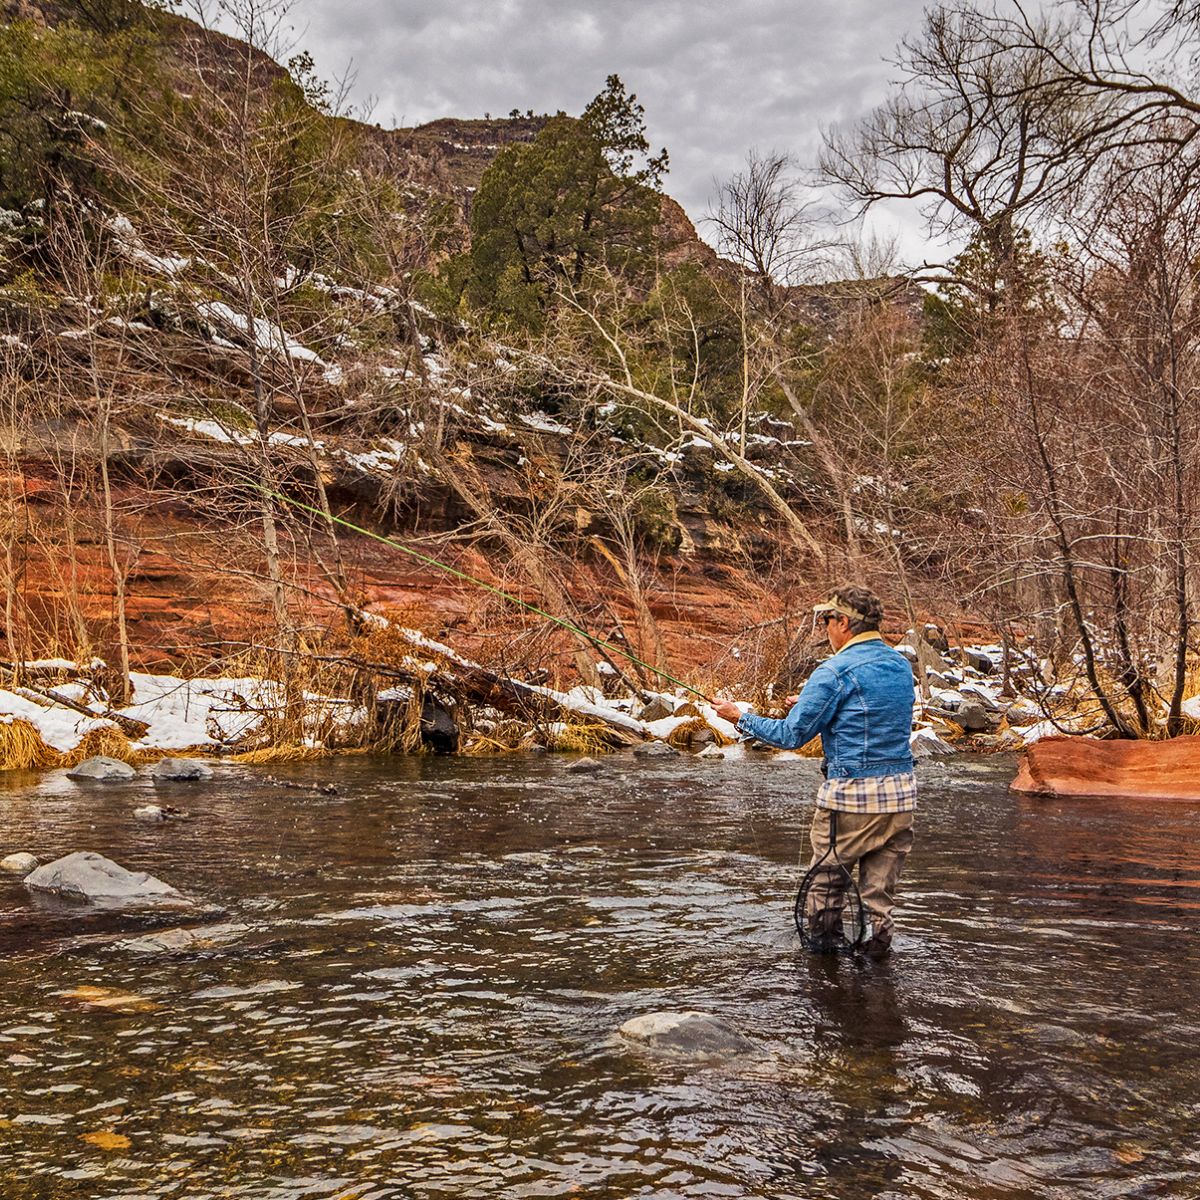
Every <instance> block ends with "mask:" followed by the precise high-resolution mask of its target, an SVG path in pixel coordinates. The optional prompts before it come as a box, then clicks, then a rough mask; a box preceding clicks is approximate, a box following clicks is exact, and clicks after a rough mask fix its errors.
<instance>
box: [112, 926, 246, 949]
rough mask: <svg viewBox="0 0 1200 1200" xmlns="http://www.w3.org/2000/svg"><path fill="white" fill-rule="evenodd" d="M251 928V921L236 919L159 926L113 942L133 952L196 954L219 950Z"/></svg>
mask: <svg viewBox="0 0 1200 1200" xmlns="http://www.w3.org/2000/svg"><path fill="white" fill-rule="evenodd" d="M250 932H251V929H250V926H249V925H239V924H236V923H234V922H226V923H224V924H220V925H201V926H199V927H198V928H196V929H186V928H180V929H159V930H156V931H155V932H154V933H147V934H143V935H142V936H141V937H133V938H123V939H121V940H120V941H118V942H114V943H113V948H114V949H116V950H126V951H128V952H129V953H131V954H196V953H203V952H205V951H212V950H218V949H220V948H221V947H223V946H227V945H229V944H230V943H231V942H236V941H239V940H240V939H242V938H243V937H245V936H246V934H248V933H250Z"/></svg>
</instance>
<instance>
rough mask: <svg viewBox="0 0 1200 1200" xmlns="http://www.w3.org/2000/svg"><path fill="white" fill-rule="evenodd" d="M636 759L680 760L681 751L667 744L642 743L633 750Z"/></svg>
mask: <svg viewBox="0 0 1200 1200" xmlns="http://www.w3.org/2000/svg"><path fill="white" fill-rule="evenodd" d="M633 756H634V758H678V757H679V751H678V750H676V749H675V747H674V746H668V745H667V743H666V742H642V743H641V744H640V745H637V746H634V748H633Z"/></svg>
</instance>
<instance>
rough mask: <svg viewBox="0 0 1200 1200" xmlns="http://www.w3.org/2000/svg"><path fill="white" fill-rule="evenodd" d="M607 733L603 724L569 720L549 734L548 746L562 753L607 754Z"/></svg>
mask: <svg viewBox="0 0 1200 1200" xmlns="http://www.w3.org/2000/svg"><path fill="white" fill-rule="evenodd" d="M607 734H608V729H607V727H606V726H604V725H597V724H588V723H585V722H578V723H576V722H571V723H570V724H569V725H567V726H566V727H565V728H564V729H561V730H558V731H556V732H555V733H553V734H551V735H550V738H549V747H548V748H549V749H551V750H556V751H558V752H560V753H562V754H607V753H608V750H609V744H608V737H607Z"/></svg>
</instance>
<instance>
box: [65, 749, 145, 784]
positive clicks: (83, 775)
mask: <svg viewBox="0 0 1200 1200" xmlns="http://www.w3.org/2000/svg"><path fill="white" fill-rule="evenodd" d="M136 774H137V772H136V771H135V770H134V769H133V768H132V767H131V766H130V765H129V764H128V763H123V762H121V760H120V759H119V758H108V757H106V756H105V755H103V754H98V755H97V756H96V757H95V758H85V759H84V760H83V762H81V763H80V764H79V766H77V767H72V768H71V769H70V770H69V771H68V772H67V778H68V779H83V780H87V781H88V782H91V783H123V782H124V781H125V780H126V779H132V778H133V777H134V776H135V775H136Z"/></svg>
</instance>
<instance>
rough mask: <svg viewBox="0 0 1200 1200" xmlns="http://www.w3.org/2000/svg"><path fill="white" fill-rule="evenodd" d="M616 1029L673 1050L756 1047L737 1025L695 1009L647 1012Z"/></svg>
mask: <svg viewBox="0 0 1200 1200" xmlns="http://www.w3.org/2000/svg"><path fill="white" fill-rule="evenodd" d="M617 1032H618V1033H620V1035H621V1036H622V1037H623V1038H627V1039H628V1040H629V1041H632V1042H638V1043H640V1044H641V1045H643V1046H649V1047H650V1048H651V1049H653V1050H662V1051H666V1052H667V1053H670V1054H682V1055H694V1056H699V1057H706V1058H707V1057H711V1056H714V1055H728V1054H745V1053H746V1052H747V1051H750V1050H753V1049H754V1043H753V1042H752V1041H750V1039H749V1038H747V1037H744V1036H743V1035H742V1034H740V1033H738V1031H737V1030H736V1029H732V1028H731V1027H730V1026H728V1025H726V1024H724V1023H723V1022H722V1021H718V1020H717V1018H716V1017H712V1016H709V1014H708V1013H703V1012H696V1011H695V1010H689V1011H685V1012H655V1013H646V1014H645V1015H644V1016H640V1017H634V1018H633V1019H632V1020H629V1021H626V1022H625V1024H624V1025H622V1026H621V1028H620V1029H619V1030H618V1031H617Z"/></svg>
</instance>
